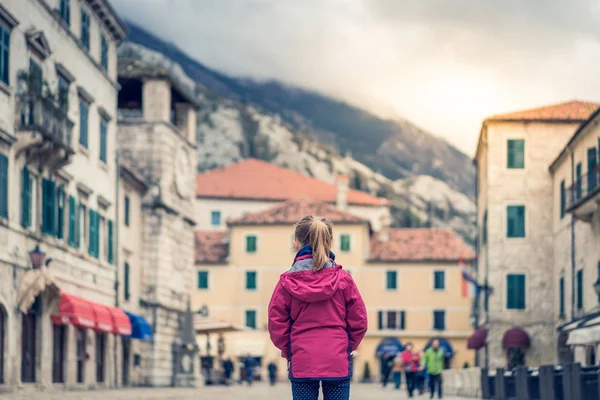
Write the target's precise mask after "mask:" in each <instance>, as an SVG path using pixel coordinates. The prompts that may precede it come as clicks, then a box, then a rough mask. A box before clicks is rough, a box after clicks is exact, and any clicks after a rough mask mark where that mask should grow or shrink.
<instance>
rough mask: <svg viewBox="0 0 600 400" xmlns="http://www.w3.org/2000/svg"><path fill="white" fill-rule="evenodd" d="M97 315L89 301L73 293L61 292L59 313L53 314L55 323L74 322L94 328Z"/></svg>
mask: <svg viewBox="0 0 600 400" xmlns="http://www.w3.org/2000/svg"><path fill="white" fill-rule="evenodd" d="M95 321H96V317H95V315H94V310H93V308H92V305H91V303H90V302H89V301H87V300H84V299H82V298H80V297H77V296H73V295H72V294H67V293H61V294H60V304H59V306H58V315H53V316H52V322H54V323H55V324H68V323H72V324H73V325H75V326H79V327H82V328H93V327H94V326H95Z"/></svg>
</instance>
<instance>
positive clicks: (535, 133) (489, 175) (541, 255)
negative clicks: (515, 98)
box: [476, 121, 579, 368]
mask: <svg viewBox="0 0 600 400" xmlns="http://www.w3.org/2000/svg"><path fill="white" fill-rule="evenodd" d="M578 125H579V124H578V123H575V122H574V123H565V122H563V123H560V122H559V123H544V122H519V121H513V122H494V121H491V122H485V123H484V127H483V129H482V135H481V138H480V142H479V147H478V152H477V154H476V162H477V167H478V172H477V179H478V181H477V183H478V185H477V187H478V225H479V227H480V232H479V252H478V253H479V254H478V271H479V277H480V280H481V281H483V280H484V279H485V278H487V280H488V284H489V285H490V286H491V287H492V288H493V290H494V291H493V294H491V296H490V297H489V307H488V312H487V314H486V313H485V311H482V315H486V316H487V317H488V319H487V320H481V321H480V322H481V323H482V324H485V323H487V326H488V340H487V342H488V352H489V367H490V368H496V367H505V366H506V364H507V355H506V353H505V351H504V349H503V348H502V338H503V335H504V333H505V332H506V331H507V330H508V329H510V328H511V327H513V326H520V327H522V328H523V329H525V331H526V332H527V333H528V334H529V336H530V338H531V347H530V349H528V351H527V353H526V362H527V364H528V365H531V366H536V365H541V364H548V363H552V362H554V361H555V359H556V354H555V352H554V351H549V349H551V348H552V349H553V348H554V343H555V329H554V328H555V324H554V320H555V312H554V310H555V305H554V292H555V287H554V284H553V282H552V280H551V279H549V277H550V276H552V275H553V273H554V240H553V237H552V234H551V232H552V231H553V215H552V213H551V212H550V210H552V209H553V183H552V175H551V173H550V171H549V166H550V164H551V163H552V160H553V159H554V157H556V155H557V154H558V153H559V152H560V151H561V149H562V148H563V147H564V146H565V144H566V143H567V141H568V140H569V138H570V137H571V135H572V134H573V132H574V131H575V130H576V129H577V127H578ZM509 139H524V140H525V152H524V154H525V161H524V165H525V166H524V168H520V169H511V168H508V166H507V159H508V154H507V148H508V146H507V141H508V140H509ZM511 205H524V206H525V237H523V238H510V237H507V236H508V235H507V206H511ZM484 237H485V239H484ZM509 273H517V274H524V275H525V280H526V287H525V302H526V307H525V309H524V310H508V309H507V296H508V294H507V274H509ZM482 353H483V350H482ZM482 356H483V357H482V359H484V358H485V356H484V355H483V354H482Z"/></svg>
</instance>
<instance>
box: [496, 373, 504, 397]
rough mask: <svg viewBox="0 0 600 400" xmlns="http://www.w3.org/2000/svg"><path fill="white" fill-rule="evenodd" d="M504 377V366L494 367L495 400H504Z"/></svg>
mask: <svg viewBox="0 0 600 400" xmlns="http://www.w3.org/2000/svg"><path fill="white" fill-rule="evenodd" d="M504 381H505V377H504V368H497V369H496V393H495V394H496V395H495V396H494V399H495V400H506V384H505V382H504Z"/></svg>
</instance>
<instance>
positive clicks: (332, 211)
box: [227, 200, 368, 225]
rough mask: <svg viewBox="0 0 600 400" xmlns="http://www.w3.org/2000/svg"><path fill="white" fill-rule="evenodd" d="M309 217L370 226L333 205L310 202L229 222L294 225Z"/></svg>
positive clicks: (287, 204)
mask: <svg viewBox="0 0 600 400" xmlns="http://www.w3.org/2000/svg"><path fill="white" fill-rule="evenodd" d="M307 215H318V216H322V217H326V218H328V219H329V220H330V221H331V222H333V223H334V224H336V223H337V224H368V220H366V219H363V218H360V217H357V216H356V215H354V214H350V213H349V212H346V211H342V210H339V209H337V208H336V207H334V206H333V205H331V204H327V203H322V202H312V201H310V200H293V201H287V202H285V203H281V204H278V205H276V206H275V207H271V208H269V209H267V210H264V211H259V212H255V213H251V214H246V215H244V216H243V217H241V218H236V219H232V220H229V221H227V223H228V224H229V225H280V224H281V225H288V224H289V225H292V224H295V223H296V222H298V221H299V220H300V219H301V218H303V217H305V216H307Z"/></svg>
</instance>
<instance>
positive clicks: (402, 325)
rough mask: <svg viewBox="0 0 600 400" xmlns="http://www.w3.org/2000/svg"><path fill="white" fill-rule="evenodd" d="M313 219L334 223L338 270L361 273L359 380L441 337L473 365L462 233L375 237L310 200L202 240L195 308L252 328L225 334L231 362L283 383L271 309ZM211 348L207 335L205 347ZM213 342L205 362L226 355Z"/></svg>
mask: <svg viewBox="0 0 600 400" xmlns="http://www.w3.org/2000/svg"><path fill="white" fill-rule="evenodd" d="M269 184H270V183H269V182H267V181H265V183H264V185H263V186H268V185H269ZM257 190H259V188H257ZM343 195H344V193H343V192H342V193H340V197H342V196H343ZM346 195H347V193H346ZM340 200H342V201H341V204H342V205H343V204H344V201H343V199H341V198H340ZM215 206H218V204H216V205H215ZM311 214H312V215H324V216H327V217H328V218H329V219H330V220H331V221H332V222H333V223H334V241H333V248H332V251H333V252H334V253H335V254H336V262H338V263H339V264H341V265H343V266H344V269H346V270H348V271H349V272H350V273H351V274H352V276H353V278H354V279H355V280H356V283H357V285H358V287H359V289H360V291H361V293H362V296H363V299H364V301H365V303H366V305H367V312H368V319H369V331H368V332H367V335H366V337H365V339H364V340H363V342H362V344H361V345H360V347H359V348H358V355H357V356H356V358H355V360H354V374H355V375H356V376H357V379H360V378H361V377H362V376H363V374H364V372H365V365H366V363H368V364H369V368H370V371H371V373H372V376H379V375H380V371H381V369H380V366H381V361H382V359H381V356H382V355H383V352H382V349H387V346H390V345H391V346H392V349H391V350H390V351H391V352H395V351H398V350H399V349H401V348H402V344H403V343H404V344H405V343H407V342H409V341H410V342H413V343H414V344H415V346H416V348H417V349H419V350H421V349H423V348H424V347H426V346H427V345H428V342H429V340H430V339H432V338H440V339H442V341H443V343H444V349H445V350H446V354H447V356H448V366H452V367H462V366H463V365H464V363H465V362H468V363H469V364H470V365H473V359H474V353H473V352H472V351H470V350H468V349H467V345H466V341H467V338H468V336H469V334H470V325H469V315H470V311H471V299H470V298H469V297H468V296H467V295H466V294H465V293H463V292H462V290H461V288H462V283H461V268H460V264H459V260H460V259H463V260H464V261H466V262H470V261H471V260H472V259H473V257H474V253H473V251H472V250H471V249H470V248H469V247H468V246H467V245H466V244H465V243H464V242H463V241H462V240H461V239H460V238H459V237H458V236H457V235H456V234H454V233H453V232H450V231H447V230H440V229H387V228H386V229H382V230H380V232H379V233H373V230H372V228H371V225H370V222H369V220H368V219H367V218H366V217H360V216H356V215H354V214H353V213H351V212H349V211H346V210H343V209H340V208H339V207H336V205H333V204H328V203H325V202H315V201H311V200H302V199H301V200H289V201H286V202H279V203H277V204H274V205H272V206H271V207H270V208H267V209H265V210H262V211H256V212H250V213H247V214H245V215H243V216H239V217H238V218H233V219H229V220H228V222H227V225H226V226H227V230H226V231H214V230H206V231H202V230H199V231H197V232H196V237H197V242H196V271H195V275H194V277H193V279H190V280H192V281H193V282H194V285H195V288H194V290H193V292H192V304H193V309H194V310H199V309H202V308H204V307H205V306H206V308H207V310H208V313H209V314H210V317H212V318H214V319H216V320H221V321H227V322H229V323H231V324H232V325H233V326H245V327H246V329H247V330H246V331H243V332H234V333H228V334H226V335H225V337H224V342H223V343H224V345H225V348H224V354H225V356H226V357H231V358H233V359H236V360H238V361H239V360H243V359H244V358H245V357H247V356H248V355H250V356H252V357H256V358H257V359H258V360H259V363H260V365H261V367H262V368H261V369H260V370H257V371H256V372H257V373H260V374H262V378H263V379H264V378H265V377H266V375H265V372H266V371H265V368H266V366H267V364H269V363H270V362H271V361H275V362H277V363H279V377H280V378H284V377H285V376H286V375H285V374H286V371H287V365H286V363H285V360H284V359H282V358H281V352H280V351H278V350H277V349H275V347H274V346H273V345H272V344H271V341H270V339H269V334H268V331H267V311H268V310H267V305H268V304H269V300H270V298H271V295H272V293H273V289H274V288H275V285H276V283H277V280H278V278H279V276H280V275H281V274H282V273H284V272H286V271H287V270H289V268H290V264H291V262H292V261H293V257H294V254H295V252H294V250H293V248H292V239H293V233H294V228H293V224H294V223H296V222H297V221H298V220H300V219H301V218H302V217H304V216H305V215H311ZM383 225H385V224H383ZM206 340H207V339H206V336H204V335H200V336H199V337H198V343H199V344H200V348H202V349H204V348H205V343H206ZM210 340H212V343H211V346H210V349H213V353H212V354H207V353H204V352H202V356H207V355H209V356H217V354H216V353H217V352H216V351H215V349H219V342H218V337H217V336H216V335H213V336H211V337H210ZM386 351H388V350H386ZM217 365H218V364H217Z"/></svg>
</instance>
